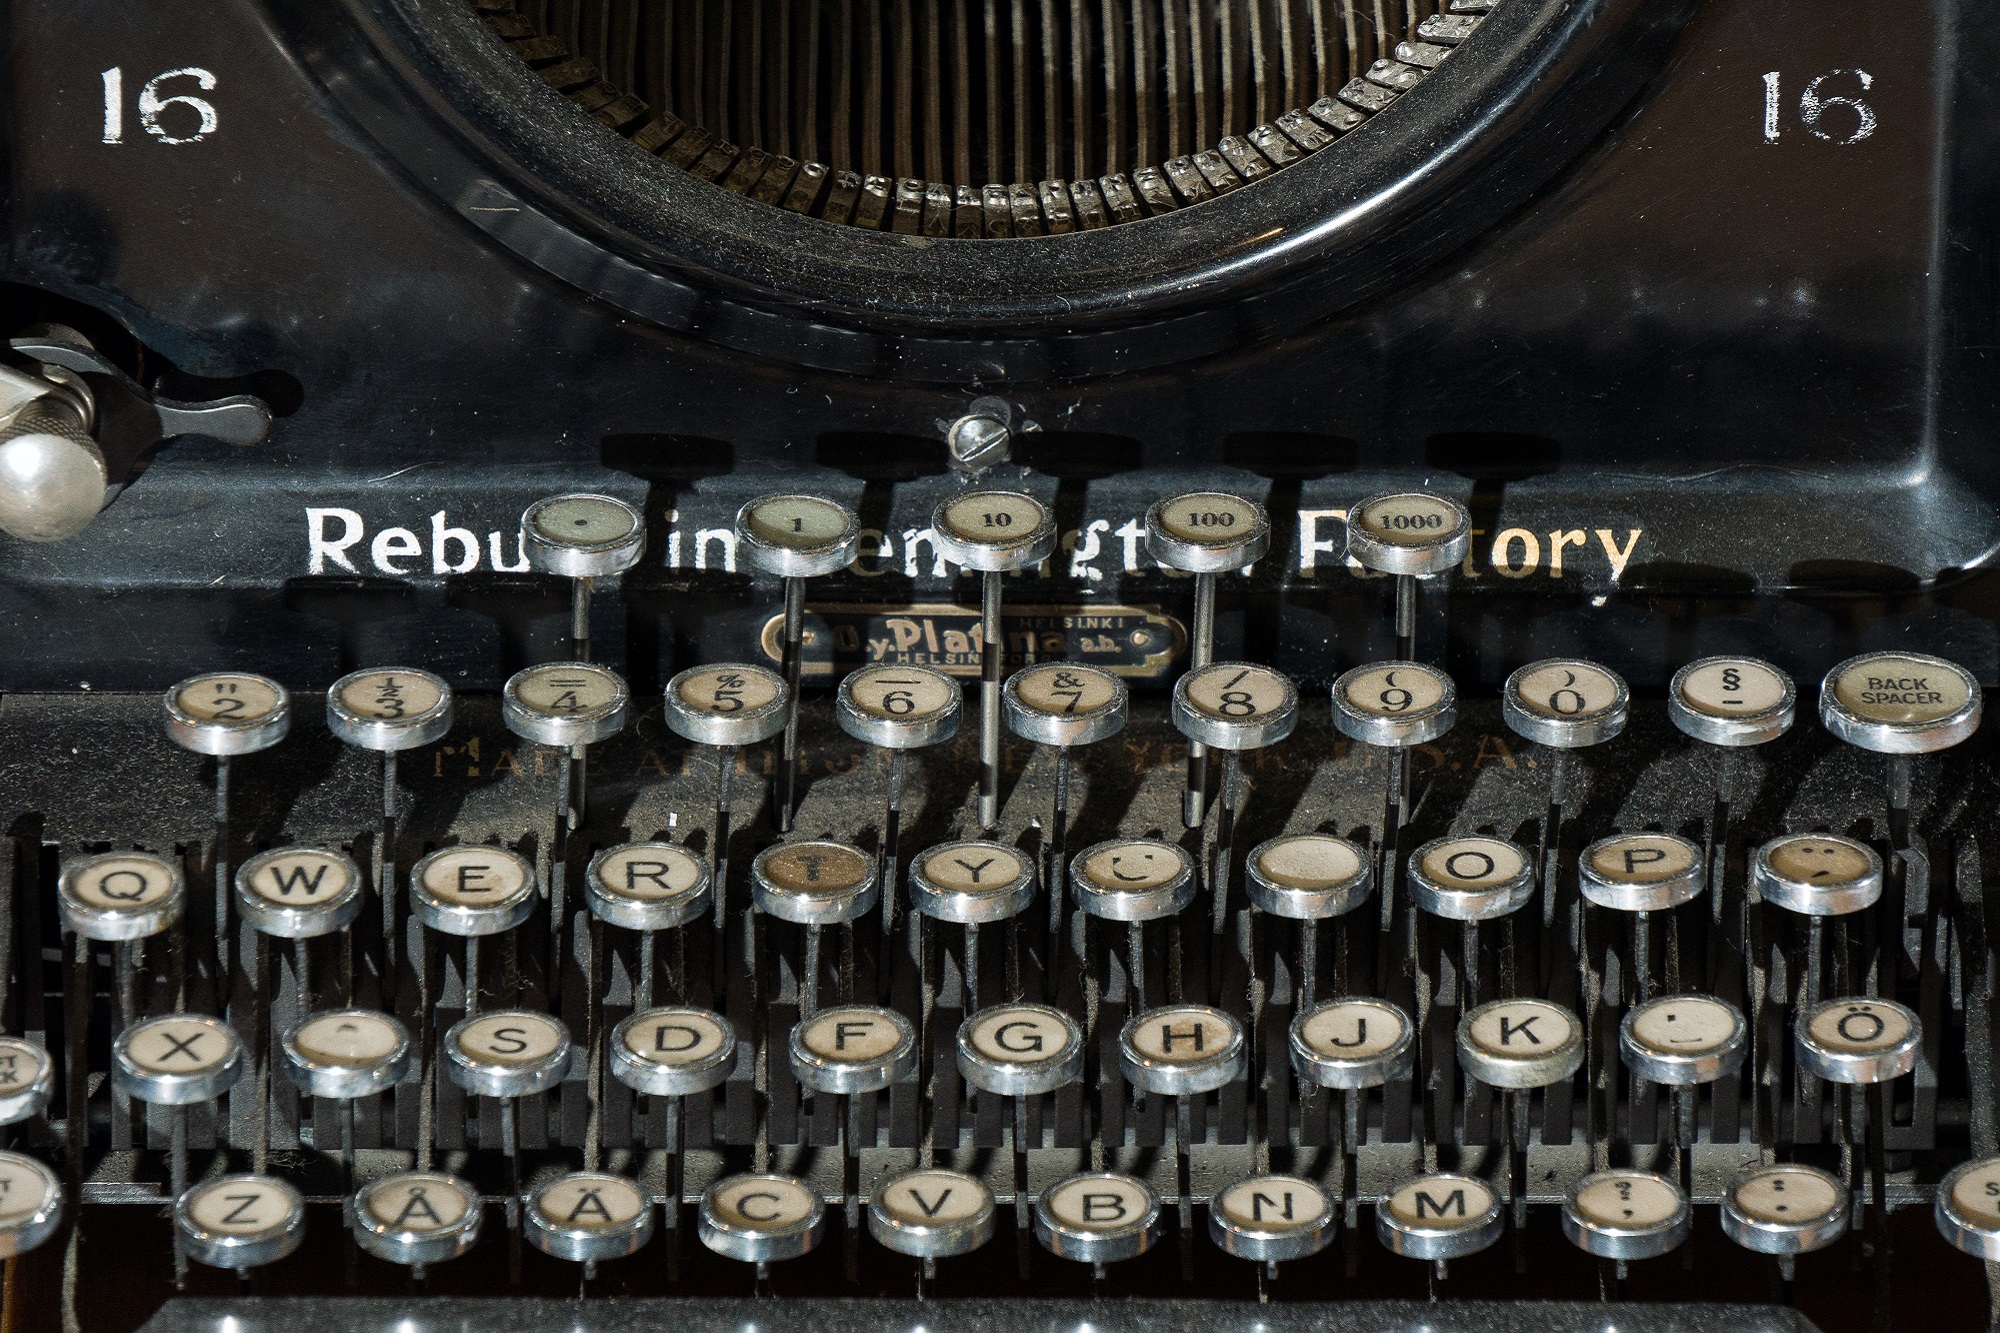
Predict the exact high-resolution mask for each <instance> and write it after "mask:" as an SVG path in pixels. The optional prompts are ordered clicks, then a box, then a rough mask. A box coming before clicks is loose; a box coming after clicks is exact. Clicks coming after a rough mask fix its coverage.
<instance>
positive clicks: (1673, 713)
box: [1667, 657, 1798, 748]
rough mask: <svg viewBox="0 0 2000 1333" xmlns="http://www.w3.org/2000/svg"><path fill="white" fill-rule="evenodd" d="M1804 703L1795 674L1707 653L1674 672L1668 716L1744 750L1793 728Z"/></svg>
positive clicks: (1710, 740) (1708, 738) (1713, 741)
mask: <svg viewBox="0 0 2000 1333" xmlns="http://www.w3.org/2000/svg"><path fill="white" fill-rule="evenodd" d="M1797 706H1798V691H1797V689H1796V688H1795V687H1794V686H1793V685H1792V678H1791V677H1790V676H1787V675H1786V674H1785V673H1784V672H1782V671H1780V670H1778V668H1776V667H1774V666H1772V665H1771V664H1770V663H1769V662H1762V661H1759V660H1757V659H1756V658H1754V657H1704V658H1701V659H1700V660H1699V661H1695V662H1690V663H1688V664H1687V665H1686V666H1684V667H1682V668H1681V669H1680V670H1679V671H1676V672H1675V673H1674V679H1673V684H1672V685H1670V686H1669V687H1668V689H1667V715H1668V716H1669V717H1671V718H1673V720H1674V725H1675V726H1677V727H1679V728H1680V729H1681V730H1682V731H1683V732H1685V733H1687V734H1688V735H1689V736H1692V737H1694V738H1695V739H1696V740H1698V741H1703V742H1706V743H1707V744H1709V745H1720V746H1725V747H1729V748H1738V747H1742V746H1748V745H1762V744H1764V743H1765V742H1766V741H1774V740H1776V739H1777V738H1778V737H1780V736H1782V735H1784V734H1785V733H1786V732H1787V731H1789V730H1791V726H1792V718H1793V714H1794V712H1795V711H1796V709H1797Z"/></svg>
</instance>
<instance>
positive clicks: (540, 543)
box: [521, 494, 646, 579]
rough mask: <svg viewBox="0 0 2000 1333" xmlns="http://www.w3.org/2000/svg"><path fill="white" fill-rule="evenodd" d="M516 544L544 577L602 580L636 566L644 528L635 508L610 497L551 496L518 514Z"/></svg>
mask: <svg viewBox="0 0 2000 1333" xmlns="http://www.w3.org/2000/svg"><path fill="white" fill-rule="evenodd" d="M521 546H522V548H523V549H524V550H525V551H526V552H527V555H528V563H530V564H532V565H533V566H534V567H535V568H536V569H539V570H541V571H543V572H544V573H548V574H560V575H562V576H563V577H565V578H572V579H594V578H603V577H605V576H606V575H609V574H618V573H622V572H623V571H625V570H628V569H630V568H632V566H634V565H636V564H638V563H639V557H640V556H642V555H644V554H645V552H646V526H645V524H644V523H642V522H641V521H640V518H639V511H638V510H636V509H634V508H633V507H632V506H631V505H628V504H626V503H625V502H624V501H623V500H617V499H613V498H612V497H611V496H609V495H589V494H582V495H556V496H551V497H550V498H549V499H546V500H537V501H536V502H535V503H534V504H532V505H529V506H528V510H527V512H526V513H524V514H522V515H521Z"/></svg>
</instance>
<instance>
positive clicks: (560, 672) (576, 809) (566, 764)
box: [500, 662, 632, 920]
mask: <svg viewBox="0 0 2000 1333" xmlns="http://www.w3.org/2000/svg"><path fill="white" fill-rule="evenodd" d="M631 705H632V692H631V691H630V690H629V689H627V688H626V686H625V681H624V680H623V678H621V677H620V676H619V675H618V673H617V672H615V671H612V670H610V669H609V668H607V667H601V666H593V665H591V664H590V663H588V662H544V663H542V664H541V665H540V666H531V667H528V668H527V669H525V670H522V671H517V672H515V673H514V674H513V675H512V676H509V677H508V678H507V683H506V685H505V686H503V687H502V689H501V691H500V716H501V718H502V719H503V720H504V721H505V722H506V723H507V730H509V731H511V732H513V733H514V734H515V735H516V736H519V737H520V738H521V739H522V740H525V741H532V742H533V743H535V744H537V745H546V746H549V747H550V748H552V749H554V750H556V751H558V752H559V754H560V756H561V757H560V759H559V760H558V762H557V766H556V790H557V792H558V793H559V794H558V797H557V800H556V827H557V829H558V831H559V832H567V831H568V830H571V829H574V828H576V827H577V826H578V825H580V824H581V823H582V822H583V813H584V806H585V802H586V801H587V799H588V796H587V792H588V790H589V783H588V781H587V780H586V778H585V776H584V774H585V772H586V767H585V766H586V764H587V763H588V755H589V750H590V747H591V746H592V745H594V744H596V743H597V742H598V741H602V740H609V739H610V738H611V737H613V736H616V735H617V734H618V733H619V732H621V731H623V730H624V729H625V721H626V718H627V716H628V715H629V714H630V712H631ZM563 859H564V858H563V857H561V856H558V857H556V858H555V864H556V865H558V866H559V865H561V864H562V862H563ZM556 919H557V920H561V919H562V918H561V916H560V914H558V915H557V917H556Z"/></svg>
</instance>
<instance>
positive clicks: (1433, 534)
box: [1347, 491, 1472, 661]
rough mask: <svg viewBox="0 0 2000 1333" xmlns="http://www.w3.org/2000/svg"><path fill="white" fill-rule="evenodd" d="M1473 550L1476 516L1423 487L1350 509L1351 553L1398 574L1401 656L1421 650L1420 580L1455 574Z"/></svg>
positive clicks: (1361, 562)
mask: <svg viewBox="0 0 2000 1333" xmlns="http://www.w3.org/2000/svg"><path fill="white" fill-rule="evenodd" d="M1471 551H1472V515H1471V514H1469V513H1467V512H1466V509H1465V506H1464V505H1462V504H1460V503H1458V502H1457V501H1456V500H1447V499H1445V498H1444V497H1443V496H1441V495H1427V494H1425V493H1423V492H1421V491H1404V492H1400V493H1397V494H1391V495H1375V496H1370V497H1369V498H1368V499H1366V500H1363V501H1362V502H1361V503H1360V504H1358V505H1355V506H1354V507H1353V508H1352V509H1350V510H1348V511H1347V554H1348V558H1349V559H1351V560H1353V561H1354V562H1355V563H1356V564H1358V565H1360V566H1361V567H1362V568H1364V569H1372V570H1374V571H1376V572H1377V573H1381V574H1394V575H1396V656H1397V658H1399V659H1400V660H1402V661H1408V660H1409V659H1411V658H1412V657H1415V656H1416V650H1417V580H1418V579H1419V578H1429V577H1435V576H1437V575H1440V574H1445V573H1449V572H1450V571H1451V568H1452V567H1453V566H1454V565H1456V564H1458V563H1459V562H1460V561H1462V560H1464V559H1465V558H1466V556H1467V555H1469V554H1470V553H1471Z"/></svg>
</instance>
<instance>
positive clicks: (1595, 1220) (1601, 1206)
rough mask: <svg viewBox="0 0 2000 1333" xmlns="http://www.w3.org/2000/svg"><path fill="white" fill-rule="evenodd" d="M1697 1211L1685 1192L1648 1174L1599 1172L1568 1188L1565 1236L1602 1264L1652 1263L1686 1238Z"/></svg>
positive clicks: (1564, 1218)
mask: <svg viewBox="0 0 2000 1333" xmlns="http://www.w3.org/2000/svg"><path fill="white" fill-rule="evenodd" d="M1693 1220H1694V1211H1693V1209H1691V1208H1690V1207H1689V1206H1688V1198H1687V1195H1686V1194H1684V1193H1682V1192H1681V1187H1680V1186H1678V1185H1676V1184H1674V1182H1673V1181H1671V1180H1668V1179H1667V1178H1666V1177H1665V1176H1656V1175H1654V1174H1653V1173H1651V1172H1650V1171H1626V1170H1614V1171H1598V1172H1594V1173H1592V1174H1591V1175H1587V1176H1585V1177H1584V1178H1583V1179H1582V1180H1579V1181H1577V1182H1576V1184H1574V1185H1572V1186H1571V1187H1570V1191H1569V1197H1567V1198H1565V1199H1564V1200H1563V1211H1562V1229H1563V1235H1565V1236H1568V1237H1569V1238H1570V1241H1571V1243H1573V1244H1575V1245H1576V1246H1577V1247H1578V1248H1580V1249H1582V1250H1583V1251H1585V1252H1586V1253H1588V1254H1594V1255H1597V1256H1598V1257H1599V1258H1601V1259H1620V1260H1624V1259H1651V1258H1653V1257H1654V1256H1656V1255H1661V1254H1665V1253H1667V1251H1669V1250H1671V1249H1673V1248H1674V1247H1675V1246H1677V1245H1679V1244H1680V1243H1681V1242H1682V1241H1684V1240H1686V1239H1687V1237H1688V1231H1689V1229H1690V1227H1691V1226H1692V1224H1693Z"/></svg>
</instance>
